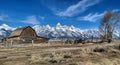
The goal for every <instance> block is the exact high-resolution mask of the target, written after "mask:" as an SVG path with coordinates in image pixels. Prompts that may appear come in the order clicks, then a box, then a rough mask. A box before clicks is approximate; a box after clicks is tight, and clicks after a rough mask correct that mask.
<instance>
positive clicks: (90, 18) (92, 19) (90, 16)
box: [78, 12, 105, 22]
mask: <svg viewBox="0 0 120 65" xmlns="http://www.w3.org/2000/svg"><path fill="white" fill-rule="evenodd" d="M104 14H105V12H103V13H100V14H98V13H95V14H92V13H89V14H88V15H86V16H83V17H79V18H78V20H84V21H89V22H95V21H97V20H98V19H100V18H101V17H102V16H103V15H104Z"/></svg>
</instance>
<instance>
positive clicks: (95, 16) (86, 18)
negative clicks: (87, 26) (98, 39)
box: [77, 9, 120, 22]
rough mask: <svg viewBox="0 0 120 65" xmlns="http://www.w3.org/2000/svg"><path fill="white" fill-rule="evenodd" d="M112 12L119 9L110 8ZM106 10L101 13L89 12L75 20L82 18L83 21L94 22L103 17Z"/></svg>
mask: <svg viewBox="0 0 120 65" xmlns="http://www.w3.org/2000/svg"><path fill="white" fill-rule="evenodd" d="M111 11H113V12H119V11H120V10H119V9H113V10H111ZM106 12H107V11H104V12H102V13H89V14H88V15H86V16H81V17H78V18H77V20H83V21H88V22H96V21H97V20H99V19H100V18H102V17H103V15H104V14H105V13H106Z"/></svg>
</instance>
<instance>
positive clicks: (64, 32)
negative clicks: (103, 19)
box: [0, 23, 120, 38]
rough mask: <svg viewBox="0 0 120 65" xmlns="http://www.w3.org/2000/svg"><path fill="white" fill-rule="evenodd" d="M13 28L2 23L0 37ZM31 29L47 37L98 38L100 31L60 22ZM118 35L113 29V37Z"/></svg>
mask: <svg viewBox="0 0 120 65" xmlns="http://www.w3.org/2000/svg"><path fill="white" fill-rule="evenodd" d="M14 29H15V28H13V27H10V26H8V25H6V24H2V25H1V26H0V38H1V37H6V36H9V35H10V33H11V32H12V31H13V30H14ZM33 29H34V30H35V31H36V33H37V35H38V36H41V37H47V38H81V37H86V38H91V37H94V38H99V37H100V32H99V31H98V29H86V30H81V29H79V28H76V27H74V26H73V25H71V26H66V25H61V24H60V23H58V24H56V26H55V27H51V26H50V25H46V26H40V25H35V26H33ZM119 35H120V32H119V31H115V32H114V34H113V37H115V38H120V36H119Z"/></svg>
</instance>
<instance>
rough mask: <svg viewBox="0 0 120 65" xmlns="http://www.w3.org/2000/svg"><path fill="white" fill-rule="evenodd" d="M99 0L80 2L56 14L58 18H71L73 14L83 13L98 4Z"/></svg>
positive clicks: (83, 0)
mask: <svg viewBox="0 0 120 65" xmlns="http://www.w3.org/2000/svg"><path fill="white" fill-rule="evenodd" d="M99 2H100V0H81V1H79V2H78V3H77V4H74V5H71V6H70V7H68V8H67V9H66V10H65V11H61V12H59V13H57V14H56V15H58V16H69V17H71V16H73V15H75V14H78V13H81V12H84V11H85V10H87V9H88V7H90V6H93V5H95V4H97V3H99Z"/></svg>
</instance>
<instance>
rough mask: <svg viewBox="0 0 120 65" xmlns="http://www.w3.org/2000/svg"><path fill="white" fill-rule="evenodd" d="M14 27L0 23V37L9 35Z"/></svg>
mask: <svg viewBox="0 0 120 65" xmlns="http://www.w3.org/2000/svg"><path fill="white" fill-rule="evenodd" d="M14 29H15V28H12V27H10V26H8V25H6V24H2V25H1V26H0V38H1V37H7V36H9V35H10V33H11V32H12V31H13V30H14Z"/></svg>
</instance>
